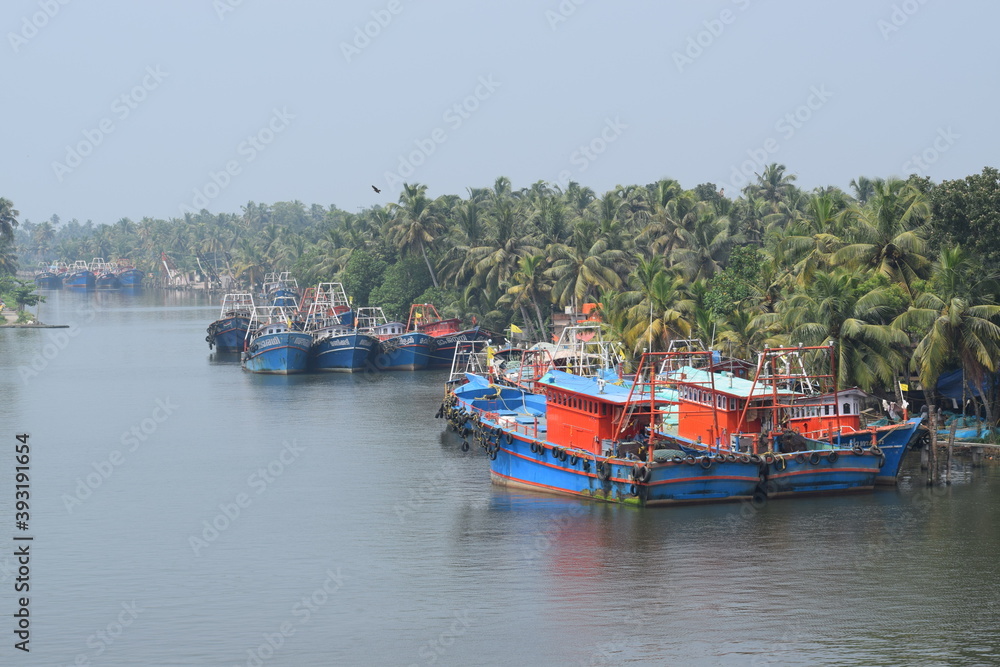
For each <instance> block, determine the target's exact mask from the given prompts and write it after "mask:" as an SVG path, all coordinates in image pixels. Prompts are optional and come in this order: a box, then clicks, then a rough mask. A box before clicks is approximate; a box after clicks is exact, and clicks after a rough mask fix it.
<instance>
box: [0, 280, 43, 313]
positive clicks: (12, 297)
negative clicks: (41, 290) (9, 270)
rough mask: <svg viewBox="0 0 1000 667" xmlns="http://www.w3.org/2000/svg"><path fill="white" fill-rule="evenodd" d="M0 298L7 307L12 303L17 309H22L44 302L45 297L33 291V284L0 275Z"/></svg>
mask: <svg viewBox="0 0 1000 667" xmlns="http://www.w3.org/2000/svg"><path fill="white" fill-rule="evenodd" d="M0 298H2V299H3V301H4V303H6V304H7V306H8V307H10V306H11V305H13V306H15V307H16V308H17V310H18V311H23V310H24V308H25V307H26V306H37V305H38V304H40V303H45V297H43V296H41V295H40V294H37V293H36V292H35V286H34V284H32V283H29V282H26V281H24V280H18V279H17V278H12V277H9V276H5V277H0Z"/></svg>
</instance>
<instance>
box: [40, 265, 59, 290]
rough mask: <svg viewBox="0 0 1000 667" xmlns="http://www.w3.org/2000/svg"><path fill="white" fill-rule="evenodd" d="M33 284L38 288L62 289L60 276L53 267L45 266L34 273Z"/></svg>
mask: <svg viewBox="0 0 1000 667" xmlns="http://www.w3.org/2000/svg"><path fill="white" fill-rule="evenodd" d="M35 286H36V287H38V288H39V289H62V286H63V281H62V276H61V275H60V274H59V273H57V272H56V271H55V270H54V268H53V267H49V268H46V269H45V270H43V271H41V272H39V273H37V274H36V275H35Z"/></svg>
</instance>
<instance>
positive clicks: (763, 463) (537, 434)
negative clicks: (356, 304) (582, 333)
mask: <svg viewBox="0 0 1000 667" xmlns="http://www.w3.org/2000/svg"><path fill="white" fill-rule="evenodd" d="M829 351H830V350H829V348H827V347H817V348H794V349H777V350H768V351H765V353H764V354H762V355H761V359H760V360H759V364H758V368H757V373H756V376H755V377H754V378H753V379H752V380H747V379H744V378H738V377H734V375H733V374H732V373H730V372H727V371H723V370H718V369H717V364H716V363H715V358H714V357H713V356H712V353H710V352H709V353H691V352H683V353H670V352H667V353H655V354H654V353H647V354H645V355H643V357H642V360H641V362H640V364H639V367H638V369H637V372H636V374H635V375H634V376H632V377H620V378H615V376H613V375H612V376H611V378H609V377H608V375H607V373H606V372H605V373H602V372H595V373H590V374H579V373H568V372H565V371H561V370H557V369H555V368H554V367H553V366H552V365H550V366H549V367H548V368H547V369H546V370H545V372H544V373H543V374H541V375H540V376H538V375H537V374H529V376H530V377H532V381H531V384H530V389H529V388H528V386H527V385H526V383H522V382H514V383H511V382H510V381H509V379H505V378H504V377H503V376H502V375H497V374H495V373H493V370H495V369H496V365H495V364H492V363H491V362H490V360H487V361H486V362H485V363H483V362H481V361H480V362H478V368H479V369H481V370H482V371H483V373H465V374H464V375H459V376H458V377H455V378H453V380H452V382H451V384H450V388H449V391H448V394H447V395H446V399H445V402H444V403H443V404H442V406H441V408H440V410H439V412H438V416H439V417H447V418H448V421H449V423H450V425H451V427H452V428H454V429H456V430H457V431H458V432H459V434H460V435H461V436H462V437H463V449H468V448H469V447H471V443H470V439H473V440H475V441H476V442H477V443H478V444H479V445H480V446H481V447H483V448H484V449H485V451H486V453H487V455H488V457H489V460H490V474H491V478H492V480H493V482H494V483H497V484H501V485H506V486H513V487H518V488H525V489H532V490H535V491H541V492H547V493H556V494H564V495H576V496H582V497H587V498H593V499H597V500H601V501H610V502H619V503H625V504H634V505H643V506H647V505H648V506H654V505H668V504H681V503H702V502H720V501H740V500H747V501H756V502H761V501H763V500H765V499H767V498H776V497H797V496H803V495H810V494H829V493H844V492H861V491H869V490H871V489H872V488H874V486H875V484H876V483H878V482H895V478H896V475H897V473H898V470H899V466H900V464H901V462H902V458H903V455H904V454H905V452H906V451H907V449H908V447H909V446H910V443H911V442H913V440H914V439H915V437H916V435H917V430H918V427H919V425H920V419H919V418H914V419H908V420H905V421H903V422H902V423H899V424H892V425H887V426H884V427H872V428H863V427H861V424H860V421H859V410H858V409H857V405H852V404H851V401H850V400H847V401H843V400H842V399H844V398H845V394H842V393H841V392H837V391H836V389H835V388H834V390H833V391H832V392H825V391H821V388H822V389H826V388H828V387H827V385H829V384H830V383H831V382H832V379H833V378H834V377H835V376H834V375H833V374H832V373H831V374H826V373H821V374H818V375H817V374H814V375H806V374H805V373H804V371H803V372H802V373H797V374H792V373H788V372H784V373H782V372H779V371H778V370H776V369H777V368H778V367H779V363H778V359H781V358H788V357H789V356H791V355H814V354H817V353H829ZM475 357H476V355H474V354H470V355H468V357H467V358H470V359H473V358H475ZM525 367H526V365H525V364H522V365H521V366H520V369H521V370H519V371H518V375H519V376H521V377H523V376H524V373H523V372H521V371H522V370H523V369H524V368H525ZM604 370H605V371H606V370H607V368H605V369H604ZM453 375H455V374H454V373H453ZM508 378H509V375H508ZM609 379H611V380H613V381H609ZM848 395H849V394H848Z"/></svg>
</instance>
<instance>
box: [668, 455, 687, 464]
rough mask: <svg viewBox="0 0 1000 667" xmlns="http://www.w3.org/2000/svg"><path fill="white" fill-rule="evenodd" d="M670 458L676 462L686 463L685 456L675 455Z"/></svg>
mask: <svg viewBox="0 0 1000 667" xmlns="http://www.w3.org/2000/svg"><path fill="white" fill-rule="evenodd" d="M670 460H671V461H673V462H674V463H684V457H683V456H675V457H673V458H671V459H670Z"/></svg>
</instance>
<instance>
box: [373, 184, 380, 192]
mask: <svg viewBox="0 0 1000 667" xmlns="http://www.w3.org/2000/svg"><path fill="white" fill-rule="evenodd" d="M372 190H374V191H375V192H376V193H379V192H382V191H381V190H379V189H378V188H376V187H375V186H374V185H373V186H372Z"/></svg>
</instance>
